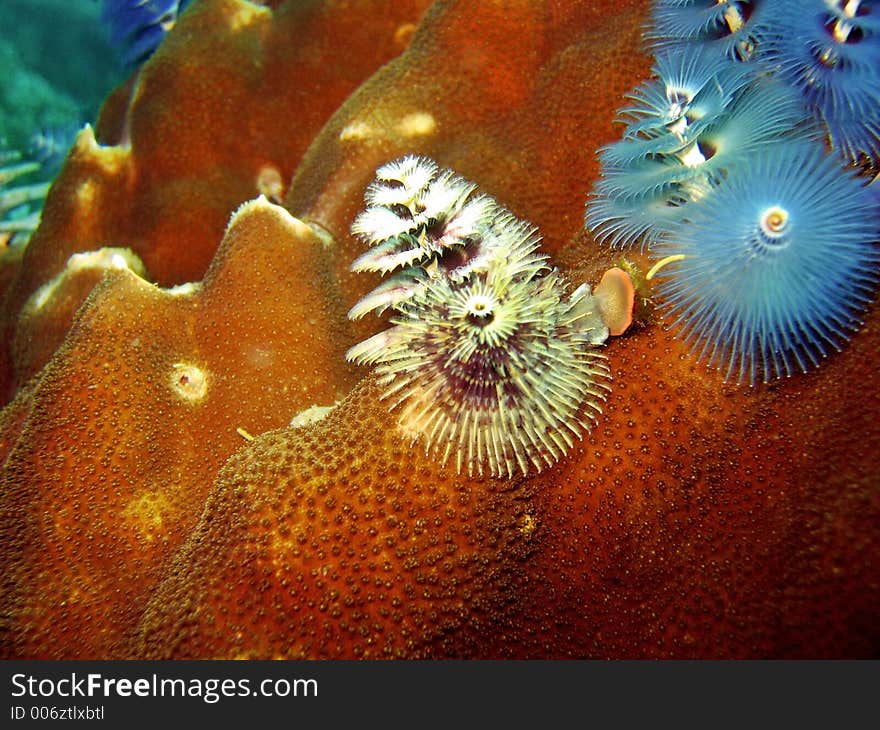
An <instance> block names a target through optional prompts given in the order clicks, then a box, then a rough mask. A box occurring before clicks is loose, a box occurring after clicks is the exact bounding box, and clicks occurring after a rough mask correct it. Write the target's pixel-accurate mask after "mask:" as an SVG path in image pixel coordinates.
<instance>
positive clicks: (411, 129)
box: [397, 112, 437, 137]
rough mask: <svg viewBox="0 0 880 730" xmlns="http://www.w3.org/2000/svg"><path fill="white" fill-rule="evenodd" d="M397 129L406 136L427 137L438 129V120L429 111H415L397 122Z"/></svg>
mask: <svg viewBox="0 0 880 730" xmlns="http://www.w3.org/2000/svg"><path fill="white" fill-rule="evenodd" d="M397 131H398V133H400V134H401V135H402V136H404V137H426V136H428V135H429V134H434V132H435V131H437V120H436V119H434V117H433V116H432V115H431V114H428V112H413V113H412V114H407V115H406V116H405V117H403V119H401V120H400V121H399V122H398V123H397Z"/></svg>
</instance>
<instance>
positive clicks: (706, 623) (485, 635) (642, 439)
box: [0, 0, 880, 658]
mask: <svg viewBox="0 0 880 730" xmlns="http://www.w3.org/2000/svg"><path fill="white" fill-rule="evenodd" d="M380 10H381V12H379V11H380ZM648 15H649V3H648V2H647V1H646V0H625V1H624V2H621V3H619V4H616V5H615V6H614V7H613V8H611V9H609V7H608V6H607V4H604V3H586V2H580V1H575V0H552V1H550V2H547V3H534V2H528V1H525V0H523V1H521V2H520V1H516V2H509V3H501V4H499V3H489V2H485V3H482V2H477V3H473V2H457V1H453V0H438V2H435V3H431V4H430V7H429V3H428V2H426V1H422V2H418V1H416V0H413V1H412V2H398V3H385V2H382V3H379V2H373V1H372V0H369V1H365V2H362V3H350V2H341V1H337V0H326V1H325V2H318V1H315V2H307V3H304V2H301V1H300V0H286V1H283V2H272V3H270V4H268V5H264V6H258V5H256V4H254V3H249V2H244V0H213V1H208V0H203V1H201V2H199V0H196V2H194V3H192V5H191V6H190V7H189V9H188V10H187V11H186V12H185V13H183V14H182V15H181V17H180V19H179V21H178V22H177V23H176V24H175V27H174V28H173V29H172V30H171V32H170V33H169V34H168V36H167V38H166V39H165V40H164V41H163V43H162V45H161V46H160V47H159V48H158V50H157V51H156V53H155V54H154V55H153V56H152V57H151V58H150V59H149V60H148V61H147V62H146V63H145V64H144V66H143V67H142V68H141V70H140V71H139V72H138V74H137V75H136V76H135V77H133V78H132V79H130V81H129V82H128V83H127V84H126V85H124V86H123V87H121V88H120V89H118V90H117V91H116V92H115V93H114V94H113V95H112V96H111V98H110V99H109V100H108V102H107V104H106V105H105V108H104V111H103V113H102V118H101V119H100V120H99V122H98V123H97V125H96V126H95V129H96V138H95V136H94V135H92V133H91V132H90V131H89V130H86V131H85V132H83V133H81V135H80V138H79V140H78V142H77V143H76V144H75V146H74V149H73V151H72V152H71V154H70V156H69V157H68V159H67V161H66V163H65V166H64V168H63V169H62V171H61V173H60V176H59V177H58V178H57V179H56V181H55V183H54V185H53V186H52V189H51V190H50V191H49V194H48V197H47V199H46V205H45V209H44V215H43V221H42V223H41V224H40V227H39V228H38V229H37V231H36V232H35V233H34V235H33V237H32V239H31V241H30V243H29V244H28V247H27V249H26V250H25V252H24V254H23V255H22V256H21V257H19V258H15V257H9V258H7V259H4V260H3V261H2V269H0V283H2V284H3V286H4V287H5V298H4V302H3V307H2V317H3V319H2V321H3V342H4V348H5V349H4V352H5V356H4V362H3V363H2V368H3V373H2V376H3V382H4V384H5V386H7V391H8V399H9V403H8V405H7V406H6V408H5V410H4V411H3V412H2V414H0V458H2V459H3V462H2V472H0V563H2V573H3V576H4V577H3V582H2V584H0V585H2V588H0V616H2V623H0V655H2V656H3V657H5V658H12V657H15V658H22V657H29V658H123V657H126V658H131V657H155V658H158V657H162V658H183V657H229V658H232V657H260V658H271V657H339V658H355V657H436V658H440V657H470V658H495V657H500V658H504V657H517V658H523V657H530V658H534V657H554V658H555V657H560V658H561V657H716V658H717V657H871V656H876V655H877V654H878V651H880V625H878V622H877V621H876V617H877V615H878V611H880V585H878V581H877V579H876V575H877V570H876V566H877V564H878V560H880V542H878V525H880V493H878V489H877V485H878V484H880V429H878V424H877V418H876V413H877V393H878V392H880V389H878V387H877V373H878V372H880V319H878V310H877V305H876V303H874V304H871V305H869V306H867V308H866V309H865V311H864V320H865V321H864V325H863V326H862V327H861V328H860V329H859V331H858V332H856V333H854V335H853V337H852V339H851V340H850V342H849V343H848V345H847V347H846V348H844V349H843V351H842V352H839V353H837V352H835V353H833V354H831V355H830V356H829V357H828V358H827V361H826V362H824V363H823V365H822V367H820V368H817V369H816V370H815V371H813V372H810V373H808V374H798V375H797V376H793V377H791V378H787V379H780V380H778V381H776V382H774V383H772V384H770V385H763V384H761V385H758V386H756V387H755V388H741V387H737V386H735V385H733V384H725V383H724V382H723V381H722V379H721V378H720V377H719V376H718V374H717V373H716V372H714V371H709V370H707V369H706V368H705V367H704V366H701V365H700V364H699V363H697V362H695V361H694V359H693V358H692V357H689V355H688V352H687V348H686V346H685V345H684V344H683V343H682V342H681V341H680V340H678V339H676V338H675V337H674V336H673V335H674V333H672V332H670V331H668V328H667V327H665V326H664V324H663V322H662V321H661V320H660V319H659V318H658V317H657V315H656V313H655V311H654V309H653V293H652V291H651V289H650V282H646V281H645V277H644V275H640V272H642V271H643V270H644V269H645V268H646V263H647V261H646V256H644V255H640V254H639V253H638V251H637V250H636V251H628V252H627V258H626V259H622V258H621V256H620V252H619V251H614V250H611V249H609V248H608V247H607V246H602V245H600V244H598V243H597V242H595V241H594V240H593V239H592V238H591V237H590V236H589V234H588V233H585V232H584V231H583V230H582V224H583V219H582V211H583V204H584V198H585V196H586V194H587V192H588V191H589V189H590V187H591V185H592V183H593V182H594V179H595V177H596V175H597V174H598V171H599V163H598V161H597V158H596V154H595V153H596V150H597V149H598V148H599V147H601V146H603V145H607V144H609V143H610V142H612V141H613V139H614V138H615V137H617V136H618V134H619V130H617V129H615V127H614V123H613V120H614V112H615V109H617V108H618V107H619V106H620V104H621V102H622V100H623V96H624V94H625V93H626V92H627V90H629V89H632V88H634V87H635V86H636V85H637V84H638V83H639V81H640V80H642V79H644V78H645V77H646V76H647V74H648V71H649V68H650V60H649V59H648V58H647V57H646V56H645V55H644V47H643V39H642V35H641V34H642V28H643V26H644V23H645V22H646V20H647V18H648ZM405 155H428V156H430V157H432V158H433V159H435V160H436V161H437V163H438V165H439V166H441V167H444V168H449V169H454V170H456V172H457V173H459V174H461V175H462V176H464V177H465V178H466V179H467V180H471V181H473V182H474V183H478V184H479V186H480V190H481V191H485V193H486V194H487V195H491V196H493V197H494V198H495V199H497V200H498V201H499V202H500V203H502V204H503V205H504V206H505V207H506V208H508V209H509V210H510V211H511V212H512V213H513V214H514V215H515V216H517V217H518V218H521V219H527V220H529V221H531V222H532V223H533V224H535V225H536V226H537V227H538V229H539V230H540V232H541V235H542V237H543V245H544V248H545V250H546V251H547V253H548V254H549V255H550V256H552V257H553V261H554V264H556V265H557V266H558V267H559V270H560V276H564V277H565V278H566V279H567V280H569V281H571V282H572V286H573V287H577V286H578V285H581V284H585V283H586V282H589V283H594V282H596V281H598V280H599V278H600V276H601V275H602V272H604V271H606V270H608V269H609V268H612V267H615V266H619V267H620V268H621V269H623V270H625V271H626V272H627V273H628V274H629V275H631V276H632V278H633V280H634V281H635V284H636V289H637V291H636V297H635V300H636V301H635V321H634V322H633V324H632V325H631V326H629V328H628V329H627V330H626V332H625V333H624V334H623V335H621V336H620V337H617V338H615V339H614V340H613V341H612V342H610V343H609V344H608V345H607V347H606V348H604V353H605V354H606V355H607V357H608V361H607V362H608V364H609V368H610V370H611V374H612V376H613V382H614V390H613V391H612V392H611V393H610V395H609V396H608V399H607V401H606V403H605V404H604V405H603V415H602V418H601V421H600V423H599V424H598V425H597V426H596V427H595V428H594V429H593V430H592V431H590V432H589V434H586V435H585V437H584V439H583V441H580V442H575V443H574V444H573V446H572V448H571V449H570V450H569V451H568V453H567V454H566V455H565V456H564V457H563V458H561V459H560V460H559V462H558V463H556V464H555V465H554V466H553V467H552V468H548V469H547V470H545V471H544V472H542V473H540V474H535V473H532V472H531V471H530V472H529V476H528V477H520V476H516V477H514V478H512V479H511V478H506V479H499V478H492V477H489V476H483V477H470V476H466V475H459V474H456V473H455V469H454V468H453V467H452V464H451V463H450V465H448V466H447V467H445V468H444V467H442V466H441V465H440V464H438V463H436V460H435V459H431V458H427V457H425V456H424V454H423V452H422V451H420V450H412V449H410V448H409V442H408V441H407V440H405V439H402V438H401V437H400V434H399V433H398V431H397V429H396V427H395V423H396V420H395V418H396V416H395V414H394V413H393V412H389V411H388V409H387V405H386V403H385V402H383V401H381V400H380V398H379V395H380V393H381V388H380V386H379V384H378V383H376V382H375V381H374V380H372V377H373V376H366V379H363V380H361V378H362V374H361V373H357V372H355V371H354V369H353V368H352V367H351V366H349V365H348V364H347V363H346V361H345V352H346V351H347V350H348V349H349V348H350V347H352V346H353V345H355V343H358V342H362V341H364V340H366V339H368V338H369V337H371V336H374V335H376V333H377V332H379V331H381V330H383V329H386V328H387V324H382V323H380V322H377V321H376V320H375V318H373V317H365V318H361V319H359V320H357V321H350V320H348V319H347V317H346V313H347V312H348V311H349V310H350V309H351V307H353V306H354V305H355V304H356V303H357V302H358V301H360V300H361V299H362V298H363V297H364V295H365V294H367V293H368V292H370V291H372V290H374V288H375V287H376V286H377V284H378V283H379V281H378V279H379V277H378V274H376V273H353V272H351V270H350V268H351V265H352V262H353V261H354V260H355V259H356V258H357V257H358V256H360V255H361V254H363V246H362V243H361V242H360V241H358V240H357V239H356V237H354V236H352V235H351V234H350V230H351V225H352V223H353V221H354V219H355V216H356V214H357V212H358V210H359V209H360V207H361V204H362V200H363V193H364V190H365V189H366V187H367V186H368V184H369V182H370V180H371V179H372V177H373V175H374V173H375V170H376V169H377V168H378V167H380V166H382V165H385V164H387V163H388V162H390V161H392V160H394V159H398V158H400V157H402V156H405ZM875 185H876V183H875ZM261 194H262V195H263V196H264V197H262V198H261V197H260V195H261ZM247 201H249V202H247ZM282 204H283V207H282ZM230 216H232V218H231V220H230ZM227 224H228V225H227ZM224 230H225V233H224ZM630 254H632V255H630ZM75 255H85V256H84V258H73V257H74V256H75ZM83 264H87V265H83ZM160 287H161V288H160ZM627 301H628V298H627ZM334 404H337V405H335V407H334V408H332V409H330V410H329V412H328V409H329V408H330V407H331V406H334ZM322 415H323V418H322ZM580 415H581V416H583V414H580ZM291 421H292V422H293V424H294V425H295V427H290V426H289V425H288V424H290V423H291Z"/></svg>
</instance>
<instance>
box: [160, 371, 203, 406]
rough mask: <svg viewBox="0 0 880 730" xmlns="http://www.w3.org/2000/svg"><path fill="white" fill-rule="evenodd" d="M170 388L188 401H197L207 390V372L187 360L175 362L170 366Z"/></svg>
mask: <svg viewBox="0 0 880 730" xmlns="http://www.w3.org/2000/svg"><path fill="white" fill-rule="evenodd" d="M169 380H170V385H171V390H172V391H174V393H176V394H177V395H178V396H179V397H180V398H182V399H183V400H185V401H187V402H189V403H198V402H199V401H201V400H202V399H204V397H205V395H206V394H207V392H208V374H207V372H206V371H205V370H203V369H202V368H200V367H198V366H197V365H193V364H192V363H188V362H176V363H174V364H173V365H172V366H171V374H170V378H169Z"/></svg>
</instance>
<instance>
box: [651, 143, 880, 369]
mask: <svg viewBox="0 0 880 730" xmlns="http://www.w3.org/2000/svg"><path fill="white" fill-rule="evenodd" d="M878 238H880V216H878V210H877V204H876V200H875V197H874V192H873V191H872V190H870V189H869V188H868V187H865V186H864V185H862V183H861V181H860V180H859V179H858V178H855V177H853V175H852V174H851V173H850V172H845V171H843V170H842V169H840V168H839V166H838V165H837V164H836V162H835V161H834V160H833V159H831V158H828V157H826V156H824V155H823V154H822V152H821V150H820V149H819V148H817V147H816V146H815V145H812V144H809V143H806V142H803V143H787V144H785V145H780V146H778V147H776V148H774V149H773V150H772V151H768V152H767V153H765V154H762V155H760V156H757V157H755V158H754V159H752V160H751V161H750V162H749V164H748V165H740V166H737V167H735V168H733V169H732V170H731V171H730V174H729V176H728V178H727V180H726V181H725V184H724V185H723V186H721V187H719V188H718V189H717V190H716V191H715V193H714V194H713V195H712V196H711V197H709V198H707V199H706V200H705V201H703V202H702V203H701V205H699V206H692V207H691V209H689V213H688V219H687V220H683V221H681V222H679V223H677V224H676V225H675V226H673V228H672V230H671V232H670V233H669V235H668V237H666V238H664V239H663V240H662V241H661V242H660V243H658V245H657V247H656V251H655V252H656V254H657V255H658V256H660V257H670V263H669V264H667V265H666V266H664V267H663V268H662V270H661V272H660V280H661V283H660V286H659V291H660V294H661V297H662V299H663V305H662V306H663V307H665V309H666V311H667V312H668V316H669V317H670V319H672V321H673V324H674V326H675V327H677V328H680V331H681V334H682V335H683V336H684V337H685V338H686V339H687V340H688V341H690V342H691V343H692V345H693V349H694V351H695V352H696V353H697V355H698V357H699V358H700V359H705V360H707V361H708V362H709V364H710V365H719V366H720V367H721V368H722V369H723V370H724V373H725V377H726V378H728V379H732V380H736V381H739V382H748V383H750V384H754V383H755V382H756V381H764V382H769V381H770V380H773V379H775V378H778V377H784V376H789V375H792V374H793V373H795V372H806V371H807V370H808V369H810V368H812V367H814V366H816V365H818V364H819V362H820V361H821V360H822V358H824V357H825V356H826V355H827V354H828V353H829V352H831V351H833V350H839V349H840V347H841V344H842V343H843V342H844V341H845V340H846V339H847V338H848V337H849V335H850V333H851V332H852V331H854V330H856V329H857V328H858V327H859V325H860V320H859V315H860V312H861V311H862V310H863V309H864V308H865V307H866V305H867V304H868V303H869V302H870V300H871V296H872V292H873V288H874V285H875V283H876V281H877V269H876V267H877V262H878V251H877V247H876V243H877V241H878Z"/></svg>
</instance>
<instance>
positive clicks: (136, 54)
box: [101, 0, 189, 68]
mask: <svg viewBox="0 0 880 730" xmlns="http://www.w3.org/2000/svg"><path fill="white" fill-rule="evenodd" d="M102 3H103V6H102V9H101V20H102V22H104V23H105V24H106V25H107V26H108V27H109V29H110V43H111V44H112V45H113V46H114V47H115V48H116V49H117V50H118V51H119V53H120V56H121V60H122V63H123V64H124V65H125V66H126V67H129V68H133V67H135V66H138V65H140V64H141V63H143V62H144V61H145V60H146V59H147V58H149V57H150V55H152V53H153V51H155V50H156V48H158V46H159V44H160V43H161V42H162V39H163V38H164V37H165V34H166V33H168V31H169V30H171V28H173V27H174V24H175V23H176V22H177V17H178V15H179V14H180V13H181V12H182V11H183V9H184V8H185V7H186V5H187V4H188V3H189V0H102Z"/></svg>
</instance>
